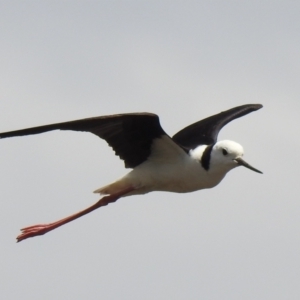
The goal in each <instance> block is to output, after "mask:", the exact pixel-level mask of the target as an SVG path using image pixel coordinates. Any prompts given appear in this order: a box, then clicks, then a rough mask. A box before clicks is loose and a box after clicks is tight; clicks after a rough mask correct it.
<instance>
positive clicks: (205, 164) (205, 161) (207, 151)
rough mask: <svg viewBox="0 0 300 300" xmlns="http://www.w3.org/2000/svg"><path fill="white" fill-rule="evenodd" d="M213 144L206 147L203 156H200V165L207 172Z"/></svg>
mask: <svg viewBox="0 0 300 300" xmlns="http://www.w3.org/2000/svg"><path fill="white" fill-rule="evenodd" d="M214 145H215V144H211V145H208V146H207V147H206V148H205V150H204V152H203V154H202V157H201V165H202V167H203V168H204V169H205V170H206V171H208V170H209V164H210V155H211V151H212V149H213V147H214Z"/></svg>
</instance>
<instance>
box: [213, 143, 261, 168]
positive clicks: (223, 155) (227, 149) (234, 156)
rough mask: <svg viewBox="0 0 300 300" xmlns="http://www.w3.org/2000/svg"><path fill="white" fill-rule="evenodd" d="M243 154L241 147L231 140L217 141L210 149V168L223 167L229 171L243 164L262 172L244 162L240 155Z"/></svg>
mask: <svg viewBox="0 0 300 300" xmlns="http://www.w3.org/2000/svg"><path fill="white" fill-rule="evenodd" d="M243 155H244V149H243V147H242V146H241V145H240V144H238V143H236V142H233V141H228V140H225V141H220V142H217V143H216V144H215V145H214V146H213V148H212V151H211V156H210V169H220V170H221V169H223V170H225V171H227V172H228V171H229V170H231V169H233V168H236V167H238V166H244V167H246V168H248V169H250V170H252V171H255V172H258V173H262V172H261V171H259V170H257V169H255V168H253V167H252V166H250V165H249V164H248V163H246V162H245V161H244V160H243V159H242V157H243Z"/></svg>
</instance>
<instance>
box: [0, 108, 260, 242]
mask: <svg viewBox="0 0 300 300" xmlns="http://www.w3.org/2000/svg"><path fill="white" fill-rule="evenodd" d="M262 107H263V106H262V105H261V104H246V105H241V106H237V107H234V108H231V109H229V110H226V111H222V112H220V113H218V114H215V115H213V116H210V117H208V118H205V119H203V120H200V121H198V122H196V123H193V124H191V125H189V126H187V127H185V128H184V129H182V130H180V131H179V132H178V133H176V134H175V135H174V136H173V137H170V136H169V135H168V134H167V133H166V132H165V131H164V130H163V128H162V127H161V125H160V121H159V117H158V115H156V114H153V113H146V112H145V113H125V114H116V115H107V116H99V117H92V118H86V119H80V120H75V121H69V122H63V123H56V124H49V125H43V126H38V127H31V128H26V129H21V130H15V131H10V132H3V133H0V139H4V138H9V137H16V136H26V135H32V134H39V133H43V132H47V131H52V130H72V131H83V132H90V133H92V134H94V135H96V136H98V137H100V138H102V139H104V140H105V141H106V142H107V143H108V145H109V146H110V147H112V148H113V150H114V151H115V154H116V155H117V156H119V157H120V158H121V159H122V160H123V161H124V163H125V168H129V169H132V170H131V171H130V172H129V173H127V174H126V175H125V176H123V177H122V178H120V179H118V180H116V181H115V182H112V183H111V184H108V185H106V186H103V187H101V188H99V189H97V190H95V191H94V193H98V194H100V195H101V196H102V198H100V200H99V201H97V202H96V203H95V204H94V205H92V206H90V207H88V208H86V209H84V210H82V211H79V212H78V213H75V214H73V215H70V216H68V217H66V218H63V219H61V220H58V221H56V222H53V223H48V224H37V225H33V226H28V227H25V228H22V229H21V233H20V234H19V235H18V236H17V238H16V239H17V242H20V241H22V240H25V239H27V238H32V237H35V236H39V235H43V234H45V233H47V232H49V231H52V230H54V229H56V228H58V227H60V226H62V225H64V224H66V223H69V222H71V221H73V220H75V219H77V218H80V217H82V216H83V215H86V214H88V213H90V212H92V211H94V210H96V209H98V208H100V207H102V206H105V205H107V204H109V203H112V202H115V201H117V200H118V199H120V198H122V197H127V196H132V195H142V194H146V193H149V192H153V191H167V192H175V193H188V192H194V191H197V190H201V189H207V188H213V187H215V186H216V185H217V184H219V183H220V182H221V181H222V180H223V178H224V177H225V175H226V174H227V173H228V172H229V171H230V170H232V169H234V168H236V167H238V166H244V167H246V168H248V169H250V170H252V171H255V172H257V173H262V172H261V171H259V170H258V169H256V168H254V167H252V166H251V165H250V164H248V163H247V162H246V161H245V160H244V159H243V154H244V150H243V147H242V146H241V145H240V144H238V143H236V142H234V141H231V140H223V141H218V140H217V138H218V134H219V132H220V130H221V129H222V128H223V127H224V126H225V125H226V124H228V123H229V122H231V121H232V120H234V119H237V118H240V117H242V116H244V115H246V114H249V113H251V112H253V111H256V110H258V109H260V108H262Z"/></svg>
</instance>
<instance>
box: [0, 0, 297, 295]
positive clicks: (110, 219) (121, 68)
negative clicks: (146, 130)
mask: <svg viewBox="0 0 300 300" xmlns="http://www.w3.org/2000/svg"><path fill="white" fill-rule="evenodd" d="M299 14H300V4H299V1H287V0H284V1H276V0H275V1H255V0H254V1H223V0H222V1H2V2H1V3H0V37H1V38H0V43H1V44H0V131H1V132H4V131H9V130H14V129H20V128H26V127H30V126H38V125H43V124H47V123H54V122H62V121H69V120H75V119H80V118H86V117H92V116H99V115H106V114H115V113H124V112H143V111H148V112H154V113H157V114H158V115H159V116H160V119H161V124H162V126H163V128H164V129H165V130H166V132H168V133H169V134H170V135H173V134H174V133H176V132H177V131H178V130H180V129H181V128H183V127H185V126H187V125H189V124H191V123H193V122H195V121H198V120H200V119H202V118H205V117H207V116H210V115H213V114H215V113H219V112H220V111H222V110H226V109H229V108H232V107H234V106H237V105H242V104H247V103H262V104H263V105H264V108H263V109H261V110H260V111H258V112H255V113H252V114H250V115H248V116H246V117H244V118H241V119H238V120H236V121H234V122H232V123H230V124H229V125H227V126H226V128H224V129H223V130H222V132H221V134H220V137H219V138H220V139H230V140H234V141H237V142H239V143H241V144H242V145H243V146H244V148H245V160H246V161H248V162H249V163H250V164H252V165H253V166H254V167H256V168H258V169H260V170H262V171H263V172H264V174H263V175H260V174H257V173H254V172H252V171H250V170H248V169H246V168H238V169H235V170H233V171H231V172H230V173H229V174H228V175H227V176H226V178H225V179H224V180H223V181H222V182H221V184H220V185H219V186H217V187H216V188H214V189H211V190H203V191H198V192H194V193H190V194H171V193H158V192H156V193H150V194H148V195H145V196H135V197H129V198H126V199H122V200H120V201H118V202H117V203H115V204H111V205H109V206H107V207H105V208H101V209H100V210H98V211H96V212H94V213H92V214H90V215H88V216H85V217H83V218H81V219H79V220H77V221H75V222H72V223H70V224H68V225H66V226H64V227H61V228H60V229H57V230H55V231H53V232H51V233H48V234H47V235H45V236H42V237H36V238H34V239H28V240H26V241H23V242H22V243H19V244H16V243H15V237H16V236H17V235H18V233H19V228H21V227H22V226H26V225H31V224H35V223H43V222H51V221H55V220H57V219H59V218H62V217H65V216H67V215H69V214H71V213H73V212H76V211H78V210H80V209H82V208H85V207H87V206H88V205H91V204H92V203H94V202H95V201H96V200H98V196H97V195H94V194H92V193H91V192H92V191H93V190H95V189H96V188H99V187H101V186H103V185H105V184H107V183H109V182H111V181H113V180H115V179H117V178H119V177H120V176H122V175H124V174H125V173H126V172H127V170H125V169H124V164H123V162H122V161H121V160H120V159H119V158H118V157H116V156H114V153H113V151H112V150H111V149H110V148H109V147H108V146H107V144H106V142H105V141H102V140H100V139H99V138H97V137H95V136H93V135H92V134H88V133H76V132H59V131H54V132H50V133H45V134H42V135H36V136H30V137H29V136H28V137H23V138H12V139H3V140H1V141H0V174H1V175H0V179H1V180H0V199H1V202H0V203H1V204H0V224H1V235H0V242H1V247H0V297H1V299H6V300H10V299H23V300H26V299H30V300H32V299H56V300H61V299H64V300H65V299H73V300H75V299H76V300H77V299H143V300H144V299H145V300H148V299H157V300H158V299H205V300H206V299H208V300H214V299H216V300H219V299H221V300H223V299H230V300H233V299H243V300H248V299H255V300H257V299H299V298H300V285H299V276H300V265H299V264H300V257H299V250H300V249H299V247H300V236H299V228H300V218H299V215H300V201H299V182H298V181H299V153H300V151H299V149H300V141H299V139H298V134H299V109H300V102H299V95H300V87H299V80H300V60H299V50H300V36H299V32H300V18H299Z"/></svg>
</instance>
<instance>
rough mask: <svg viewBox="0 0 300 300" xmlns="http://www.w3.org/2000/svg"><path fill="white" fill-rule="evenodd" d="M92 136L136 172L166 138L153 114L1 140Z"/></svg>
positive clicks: (65, 126) (109, 118)
mask: <svg viewBox="0 0 300 300" xmlns="http://www.w3.org/2000/svg"><path fill="white" fill-rule="evenodd" d="M57 129H60V130H73V131H87V132H91V133H93V134H95V135H97V136H99V137H100V138H102V139H104V140H106V141H107V143H108V144H109V145H110V146H111V147H112V148H113V149H114V151H115V153H116V155H118V156H119V157H120V158H121V159H123V160H124V162H125V167H126V168H134V167H136V166H137V165H139V164H141V163H142V162H143V161H145V160H146V159H147V158H148V156H149V155H150V152H151V145H152V140H153V139H155V138H158V137H160V136H162V135H164V134H166V133H165V132H164V130H163V129H162V128H161V126H160V123H159V118H158V116H157V115H155V114H150V113H133V114H120V115H111V116H103V117H95V118H88V119H82V120H76V121H71V122H64V123H56V124H50V125H44V126H39V127H32V128H27V129H21V130H16V131H10V132H4V133H0V138H8V137H14V136H23V135H30V134H38V133H42V132H46V131H51V130H57Z"/></svg>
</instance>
